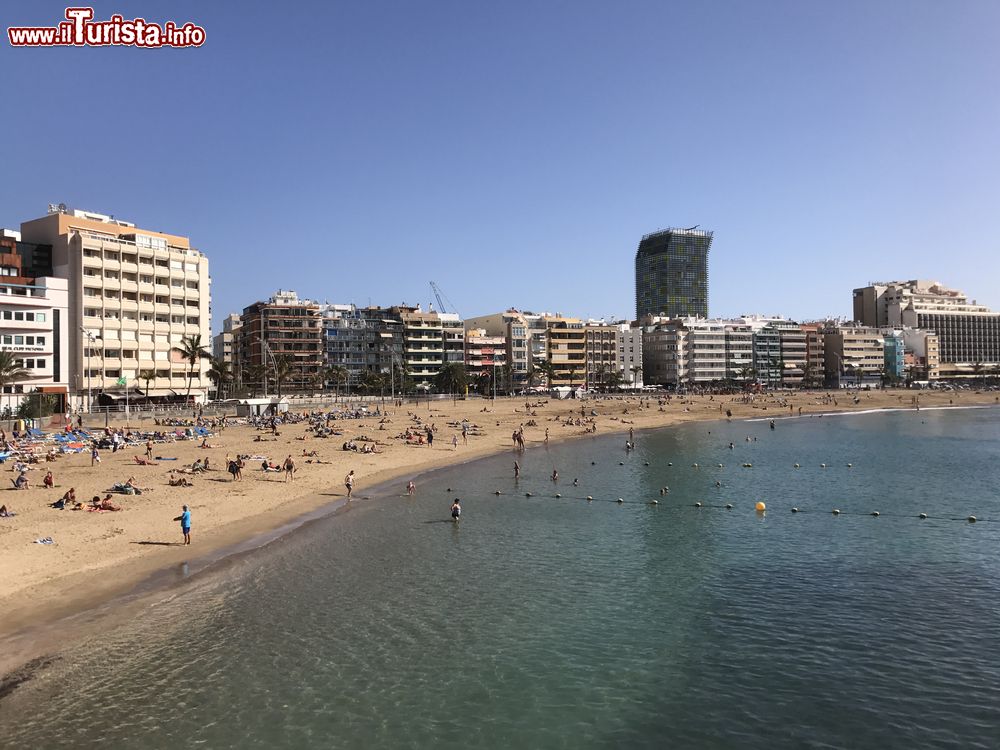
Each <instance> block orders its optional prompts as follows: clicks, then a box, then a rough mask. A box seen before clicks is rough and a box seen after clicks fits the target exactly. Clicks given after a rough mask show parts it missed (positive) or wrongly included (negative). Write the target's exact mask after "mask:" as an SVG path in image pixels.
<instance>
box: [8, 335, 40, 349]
mask: <svg viewBox="0 0 1000 750" xmlns="http://www.w3.org/2000/svg"><path fill="white" fill-rule="evenodd" d="M0 341H3V343H4V344H5V345H6V346H45V337H44V336H13V335H7V334H4V335H3V336H2V337H0Z"/></svg>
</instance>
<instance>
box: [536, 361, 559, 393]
mask: <svg viewBox="0 0 1000 750" xmlns="http://www.w3.org/2000/svg"><path fill="white" fill-rule="evenodd" d="M534 373H541V376H542V377H543V378H545V385H546V386H548V387H549V388H551V387H552V385H553V383H552V381H553V380H555V379H556V368H555V365H553V364H552V363H551V362H549V361H548V360H545V361H543V362H542V363H541V364H539V365H538V366H537V367H536V368H535V369H534V371H533V373H532V374H534Z"/></svg>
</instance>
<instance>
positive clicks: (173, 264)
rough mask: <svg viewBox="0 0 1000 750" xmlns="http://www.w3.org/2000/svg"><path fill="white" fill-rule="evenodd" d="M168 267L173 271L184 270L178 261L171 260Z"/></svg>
mask: <svg viewBox="0 0 1000 750" xmlns="http://www.w3.org/2000/svg"><path fill="white" fill-rule="evenodd" d="M170 267H171V268H172V269H174V270H175V271H183V270H184V264H183V263H181V262H180V261H179V260H172V261H170Z"/></svg>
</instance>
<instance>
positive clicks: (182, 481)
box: [167, 472, 194, 487]
mask: <svg viewBox="0 0 1000 750" xmlns="http://www.w3.org/2000/svg"><path fill="white" fill-rule="evenodd" d="M167 484H169V485H170V486H171V487H194V483H193V482H192V481H191V480H189V479H188V478H187V477H175V476H174V472H170V478H169V479H168V480H167Z"/></svg>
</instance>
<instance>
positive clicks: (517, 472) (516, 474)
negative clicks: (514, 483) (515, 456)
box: [514, 461, 521, 479]
mask: <svg viewBox="0 0 1000 750" xmlns="http://www.w3.org/2000/svg"><path fill="white" fill-rule="evenodd" d="M520 476H521V465H520V464H519V463H518V462H517V461H515V462H514V479H517V478H518V477H520Z"/></svg>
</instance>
